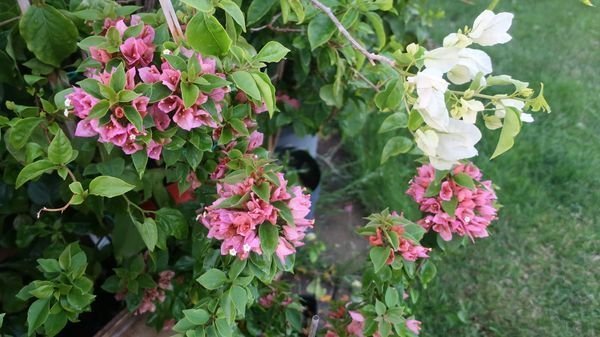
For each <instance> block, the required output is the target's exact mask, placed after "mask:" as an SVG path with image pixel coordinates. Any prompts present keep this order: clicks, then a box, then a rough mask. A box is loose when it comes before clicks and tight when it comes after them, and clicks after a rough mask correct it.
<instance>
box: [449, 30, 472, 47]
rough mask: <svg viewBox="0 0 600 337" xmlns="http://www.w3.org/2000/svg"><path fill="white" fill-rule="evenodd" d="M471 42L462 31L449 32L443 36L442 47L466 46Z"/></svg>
mask: <svg viewBox="0 0 600 337" xmlns="http://www.w3.org/2000/svg"><path fill="white" fill-rule="evenodd" d="M472 43H473V40H471V38H469V37H468V36H466V35H465V34H463V33H451V34H448V35H447V36H446V37H445V38H444V42H443V46H444V47H456V48H466V47H468V46H470V45H471V44H472Z"/></svg>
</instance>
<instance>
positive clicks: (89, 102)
mask: <svg viewBox="0 0 600 337" xmlns="http://www.w3.org/2000/svg"><path fill="white" fill-rule="evenodd" d="M66 98H68V99H69V100H70V101H71V105H72V106H73V113H74V114H75V116H77V117H79V118H81V119H84V118H86V117H87V116H88V114H89V113H90V110H91V109H92V108H93V107H94V105H96V103H98V99H97V98H95V97H93V96H92V95H90V94H88V93H86V92H85V91H83V89H81V88H75V89H74V90H73V92H72V93H70V94H68V95H66Z"/></svg>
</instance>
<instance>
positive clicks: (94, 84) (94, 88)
mask: <svg viewBox="0 0 600 337" xmlns="http://www.w3.org/2000/svg"><path fill="white" fill-rule="evenodd" d="M77 85H78V86H79V87H80V88H81V89H83V91H85V92H86V93H88V94H90V95H92V96H94V97H96V98H102V94H101V93H100V82H98V81H96V80H94V79H91V78H86V79H84V80H81V81H79V82H77ZM62 104H63V106H64V97H63V100H62ZM57 106H59V105H58V104H57Z"/></svg>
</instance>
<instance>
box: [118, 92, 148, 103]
mask: <svg viewBox="0 0 600 337" xmlns="http://www.w3.org/2000/svg"><path fill="white" fill-rule="evenodd" d="M141 95H142V94H139V93H137V92H135V91H133V90H121V91H119V93H118V94H117V98H118V100H119V102H122V103H129V102H131V101H133V100H134V99H136V98H138V97H140V96H141Z"/></svg>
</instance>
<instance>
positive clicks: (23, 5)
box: [17, 0, 31, 14]
mask: <svg viewBox="0 0 600 337" xmlns="http://www.w3.org/2000/svg"><path fill="white" fill-rule="evenodd" d="M17 3H18V4H19V8H20V9H21V13H22V14H25V12H27V10H28V9H29V7H30V6H31V4H30V3H29V0H17Z"/></svg>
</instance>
